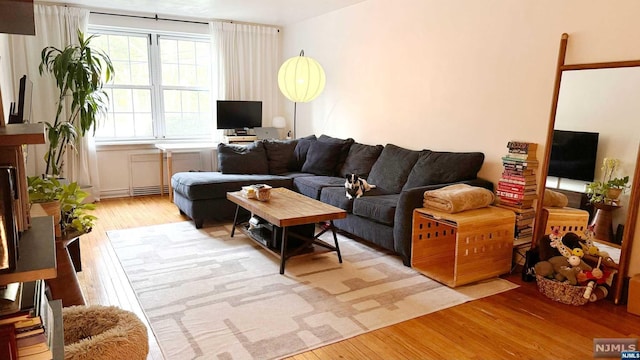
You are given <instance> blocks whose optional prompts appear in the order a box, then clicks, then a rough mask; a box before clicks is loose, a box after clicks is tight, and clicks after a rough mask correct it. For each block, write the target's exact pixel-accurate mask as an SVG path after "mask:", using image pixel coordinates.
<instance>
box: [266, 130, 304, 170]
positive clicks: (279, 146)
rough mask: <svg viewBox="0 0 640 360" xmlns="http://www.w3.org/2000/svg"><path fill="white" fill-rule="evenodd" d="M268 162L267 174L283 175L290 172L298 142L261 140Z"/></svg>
mask: <svg viewBox="0 0 640 360" xmlns="http://www.w3.org/2000/svg"><path fill="white" fill-rule="evenodd" d="M263 144H264V148H265V150H266V151H267V160H268V161H269V174H274V175H278V174H284V173H286V172H289V171H291V170H292V169H291V167H292V164H293V163H294V162H295V156H294V153H295V149H296V146H297V145H298V140H272V139H270V140H263Z"/></svg>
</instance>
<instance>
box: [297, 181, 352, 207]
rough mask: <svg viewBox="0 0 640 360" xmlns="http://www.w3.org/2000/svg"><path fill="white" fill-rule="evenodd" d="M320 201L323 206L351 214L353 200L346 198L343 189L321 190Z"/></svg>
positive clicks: (327, 188) (326, 188)
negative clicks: (330, 206) (336, 208)
mask: <svg viewBox="0 0 640 360" xmlns="http://www.w3.org/2000/svg"><path fill="white" fill-rule="evenodd" d="M294 186H295V185H294ZM320 201H322V202H323V203H325V204H329V205H333V206H335V207H338V208H340V209H342V210H345V211H346V212H348V213H351V212H353V200H352V199H349V198H347V194H346V191H345V189H344V187H325V188H322V192H321V193H320Z"/></svg>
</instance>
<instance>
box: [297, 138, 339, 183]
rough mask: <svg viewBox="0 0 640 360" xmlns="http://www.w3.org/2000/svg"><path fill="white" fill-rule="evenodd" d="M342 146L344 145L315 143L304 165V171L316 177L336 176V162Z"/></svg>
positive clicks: (312, 144) (310, 147)
mask: <svg viewBox="0 0 640 360" xmlns="http://www.w3.org/2000/svg"><path fill="white" fill-rule="evenodd" d="M342 146H343V145H342V144H336V143H329V142H321V141H313V142H312V143H311V145H310V146H309V151H308V152H307V159H306V160H305V161H304V164H303V165H302V171H303V172H306V173H311V174H316V175H325V176H333V175H335V170H336V162H337V161H338V157H339V156H340V151H342Z"/></svg>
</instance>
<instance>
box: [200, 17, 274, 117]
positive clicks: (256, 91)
mask: <svg viewBox="0 0 640 360" xmlns="http://www.w3.org/2000/svg"><path fill="white" fill-rule="evenodd" d="M209 29H210V32H211V41H212V44H213V48H214V49H216V50H217V51H215V55H216V61H214V63H216V64H215V65H214V66H216V67H217V69H214V74H217V81H218V94H219V99H220V100H254V101H262V121H263V122H262V124H263V126H269V125H271V121H272V119H273V117H274V116H275V115H276V114H278V113H279V109H280V106H279V103H280V101H281V96H280V92H279V90H278V69H279V68H280V35H279V32H278V29H276V28H273V27H270V26H262V25H250V24H235V23H229V22H210V23H209Z"/></svg>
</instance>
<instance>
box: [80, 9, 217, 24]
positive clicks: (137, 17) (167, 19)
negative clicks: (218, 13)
mask: <svg viewBox="0 0 640 360" xmlns="http://www.w3.org/2000/svg"><path fill="white" fill-rule="evenodd" d="M91 13H92V14H98V15H108V16H122V17H128V18H136V19H149V20H155V21H159V20H163V21H175V22H184V23H190V24H201V25H208V24H209V23H208V22H204V21H195V20H179V19H169V18H162V17H158V14H155V16H153V17H152V16H143V15H127V14H113V13H106V12H101V11H91Z"/></svg>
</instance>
